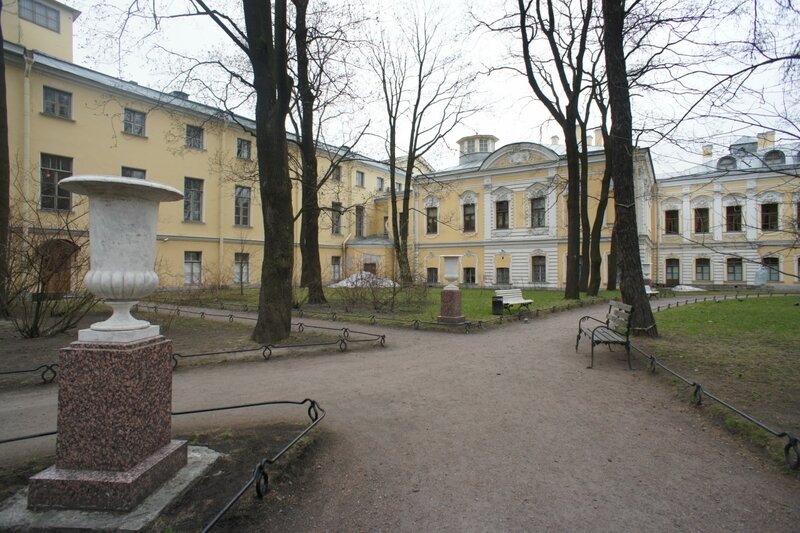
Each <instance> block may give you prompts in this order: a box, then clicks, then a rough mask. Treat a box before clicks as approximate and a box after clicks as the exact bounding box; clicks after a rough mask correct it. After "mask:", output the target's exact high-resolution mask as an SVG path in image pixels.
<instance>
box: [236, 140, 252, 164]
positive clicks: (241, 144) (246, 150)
mask: <svg viewBox="0 0 800 533" xmlns="http://www.w3.org/2000/svg"><path fill="white" fill-rule="evenodd" d="M236 159H242V160H243V161H250V160H252V159H253V142H252V141H251V140H249V139H242V138H241V137H237V138H236Z"/></svg>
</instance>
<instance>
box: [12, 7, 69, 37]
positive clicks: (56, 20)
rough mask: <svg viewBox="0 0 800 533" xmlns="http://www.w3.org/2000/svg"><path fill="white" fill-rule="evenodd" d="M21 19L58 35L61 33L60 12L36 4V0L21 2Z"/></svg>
mask: <svg viewBox="0 0 800 533" xmlns="http://www.w3.org/2000/svg"><path fill="white" fill-rule="evenodd" d="M19 18H21V19H24V20H27V21H30V22H33V23H34V24H36V25H37V26H41V27H43V28H47V29H48V30H53V31H54V32H56V33H60V32H61V18H60V17H59V12H58V10H57V9H53V8H52V7H50V6H46V5H44V4H43V3H41V2H36V0H19Z"/></svg>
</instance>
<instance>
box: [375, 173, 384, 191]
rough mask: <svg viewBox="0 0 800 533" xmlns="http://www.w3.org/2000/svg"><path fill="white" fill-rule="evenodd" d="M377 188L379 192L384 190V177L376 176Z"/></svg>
mask: <svg viewBox="0 0 800 533" xmlns="http://www.w3.org/2000/svg"><path fill="white" fill-rule="evenodd" d="M375 190H376V191H378V192H382V191H383V178H381V177H378V178H375Z"/></svg>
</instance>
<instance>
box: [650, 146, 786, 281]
mask: <svg viewBox="0 0 800 533" xmlns="http://www.w3.org/2000/svg"><path fill="white" fill-rule="evenodd" d="M704 157H705V161H704V162H703V164H702V165H699V166H697V167H695V168H693V169H690V170H689V171H687V172H685V173H682V174H681V175H678V176H674V177H670V178H665V179H661V180H659V181H658V188H657V192H656V202H655V205H656V209H655V210H654V212H653V216H654V227H655V231H654V240H655V249H654V263H655V264H656V265H657V269H656V272H655V277H654V281H656V282H659V283H663V284H665V285H669V286H672V285H679V284H682V285H693V286H698V287H709V286H732V285H733V286H740V287H744V286H748V285H769V286H774V287H777V288H796V287H798V285H800V284H798V280H800V242H799V241H800V239H799V238H798V237H799V236H800V231H798V227H800V226H798V221H800V177H798V168H799V166H800V144H798V143H784V144H776V143H775V133H774V132H764V133H762V134H760V135H758V136H757V137H755V138H751V137H743V138H740V139H738V140H737V141H736V142H734V143H732V144H731V145H730V146H729V147H728V149H727V150H725V152H724V153H722V154H716V155H715V154H714V153H713V149H712V147H711V145H707V146H706V147H705V148H704Z"/></svg>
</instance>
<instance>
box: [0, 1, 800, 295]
mask: <svg viewBox="0 0 800 533" xmlns="http://www.w3.org/2000/svg"><path fill="white" fill-rule="evenodd" d="M79 15H80V13H79V12H78V11H76V10H74V9H72V8H70V7H69V6H67V5H65V4H62V3H60V2H57V1H55V0H12V1H10V2H6V3H4V7H3V16H2V25H3V34H4V37H5V41H4V43H3V48H4V54H5V60H6V85H7V94H8V119H9V143H10V146H9V150H10V157H11V166H12V168H11V171H12V191H11V193H12V221H11V223H12V226H13V227H14V228H15V229H16V230H19V231H22V232H28V233H35V234H38V235H40V236H41V242H40V244H39V245H38V246H39V249H40V250H41V253H42V254H45V255H46V254H62V255H63V254H66V255H67V256H68V255H69V253H71V252H70V251H71V247H70V243H69V242H68V239H66V238H65V235H64V232H65V230H67V229H68V230H69V233H70V235H71V237H72V238H74V237H75V236H76V235H77V236H78V237H79V238H85V237H86V235H85V228H86V227H87V226H88V224H86V223H85V221H82V218H81V215H82V214H85V204H84V203H81V200H80V198H81V197H78V196H76V195H71V194H69V193H68V192H67V191H64V190H61V189H59V187H58V182H59V180H60V179H62V178H65V177H68V176H71V175H116V176H127V177H132V178H140V179H147V180H152V181H155V182H159V183H163V184H166V185H170V186H172V187H175V188H176V189H178V190H181V191H183V193H184V196H185V198H184V201H183V202H173V203H165V204H162V205H161V207H160V212H159V225H158V248H157V270H158V273H159V276H160V278H161V283H162V285H164V286H172V287H180V286H190V287H192V286H212V285H213V286H224V285H238V284H244V285H248V284H255V283H258V281H259V279H260V276H259V272H260V268H261V257H262V254H263V222H262V217H261V207H260V201H259V195H258V190H259V189H258V180H257V169H256V164H255V149H256V143H255V137H254V136H253V133H254V132H255V123H254V122H253V120H251V119H249V118H247V117H241V116H231V115H229V114H228V113H226V112H223V111H221V110H219V109H216V108H214V107H211V106H207V105H204V104H202V103H199V102H196V101H193V100H192V99H191V96H190V95H187V94H186V93H184V92H181V91H173V92H161V91H157V90H153V89H150V88H147V87H144V86H142V85H139V84H138V83H136V82H132V81H125V80H120V79H118V78H114V77H112V76H108V75H105V74H101V73H99V72H96V71H94V70H91V69H88V68H85V67H83V66H80V65H76V64H74V63H73V62H72V30H73V22H74V21H75V19H76V18H78V17H79ZM589 138H590V139H591V136H590V137H589ZM594 138H595V139H596V141H594V142H592V141H591V140H590V141H589V143H588V144H589V146H588V148H589V159H588V160H589V198H590V201H589V208H590V211H591V212H592V214H591V215H590V219H592V220H593V219H594V214H593V211H594V210H595V209H596V206H597V197H598V195H599V189H600V181H601V178H602V175H603V172H604V169H605V159H604V153H603V147H602V143H601V142H598V141H600V139H601V136H599V135H595V136H594ZM289 140H290V143H289V146H290V150H295V151H296V149H297V146H296V143H292V142H291V141H294V140H295V139H294V138H293V137H291V136H290V139H289ZM497 143H498V139H497V138H496V137H494V136H492V135H472V136H469V137H465V138H463V139H461V140H459V141H458V144H459V147H460V157H459V160H458V163H457V164H456V165H455V166H453V167H451V168H447V169H444V170H439V171H434V170H433V169H431V168H426V169H425V172H424V173H422V174H420V175H419V176H417V177H416V178H415V179H414V183H413V187H412V191H411V207H410V209H409V213H407V214H404V215H403V216H404V217H405V218H407V220H408V224H409V232H410V235H409V243H410V254H411V257H410V260H411V262H412V265H414V268H415V271H416V272H417V274H418V276H419V278H420V279H423V280H425V281H427V282H428V283H431V284H441V283H445V280H444V261H445V259H446V258H454V257H455V258H457V260H458V264H459V279H458V282H459V283H460V284H463V285H467V286H469V285H514V286H522V287H527V286H532V287H542V288H553V289H556V288H560V287H563V285H564V282H565V277H566V247H567V243H566V240H567V210H566V176H567V164H566V158H565V153H564V152H565V151H564V146H563V145H560V144H559V142H558V139H557V138H553V139H552V140H551V143H550V144H538V143H514V144H510V145H505V146H498V145H497ZM708 155H709V157H708V161H707V162H706V163H704V165H702V166H701V167H699V168H697V169H694V170H692V171H690V172H687V173H685V174H684V175H681V176H677V177H670V178H667V179H659V180H657V179H656V176H655V173H654V170H653V165H652V162H651V159H650V153H649V151H648V150H647V149H637V151H636V153H635V187H636V198H637V206H636V207H637V215H638V229H639V245H640V250H641V255H642V258H641V259H642V264H643V268H644V276H645V278H648V279H650V280H651V282H652V283H654V284H666V285H675V284H692V285H701V286H706V285H708V286H710V285H730V284H735V285H747V284H753V283H755V282H756V281H760V280H757V277H756V276H757V273H758V271H759V268H760V266H761V265H762V264H763V265H765V266H766V267H767V268H768V269H769V273H768V280H767V281H768V283H769V284H773V285H782V286H787V287H789V286H794V287H800V284H798V282H797V277H796V276H797V275H798V274H800V252H798V246H797V234H798V232H797V219H798V209H800V208H798V205H800V197H798V192H800V186H798V177H797V170H798V164H799V163H800V161H799V160H798V158H799V157H800V155H798V146H796V145H795V146H786V147H778V146H775V142H774V137H773V136H770V134H765V135H762V136H761V137H759V138H758V139H752V140H751V139H743V140H742V141H741V142H738V143H735V144H734V145H733V146H731V148H730V153H726V154H724V155H723V156H721V157H719V158H717V159H712V158H711V155H712V154H710V153H709V154H708ZM454 163H455V162H454ZM318 167H319V170H320V173H321V174H323V173H325V174H328V175H329V176H330V177H329V179H328V180H327V182H326V183H325V184H324V186H323V187H322V188H321V190H320V192H319V205H320V207H321V208H322V209H323V211H322V215H321V217H320V230H319V231H320V235H319V237H320V239H319V240H320V260H321V263H322V270H323V278H324V282H325V283H332V282H335V281H338V280H339V279H342V278H343V277H346V276H347V275H349V274H352V273H354V272H357V271H361V270H366V271H371V272H374V273H377V274H380V275H383V276H386V277H393V276H395V275H396V265H395V260H394V250H393V247H392V240H391V239H392V231H391V226H390V223H389V220H390V216H389V214H390V207H391V206H390V196H389V167H388V165H387V164H386V163H385V162H381V161H377V160H374V159H370V158H369V157H365V156H362V155H360V154H358V153H355V152H353V151H352V150H350V149H349V148H347V147H343V146H342V147H335V146H319V147H318ZM399 174H400V172H398V175H399ZM294 182H295V185H294V188H293V205H294V206H295V210H297V209H298V208H299V206H300V205H301V197H300V194H301V191H300V187H299V183H298V182H297V180H295V181H294ZM612 194H613V192H612ZM613 211H614V210H613V202H612V203H611V204H610V205H609V207H608V209H607V213H606V216H605V222H604V226H603V231H602V240H601V253H602V255H603V259H604V262H605V263H606V264H607V263H608V261H607V258H608V254H609V252H610V245H611V243H610V238H611V228H612V226H613V222H614V212H613ZM299 234H300V222H299V217H298V221H297V223H296V227H295V236H296V238H297V237H298V236H299ZM296 249H297V254H296V264H297V265H299V264H300V254H299V248H296ZM77 270H78V269H74V268H70V267H69V264H68V262H67V264H66V266H65V268H64V271H63V273H62V275H59V276H55V277H54V278H53V280H54V281H50V282H48V284H49V285H50V286H48V287H45V288H42V290H48V291H54V292H65V291H69V290H72V289H74V288H76V287H78V286H79V284H80V280H81V279H82V276H83V272H78V271H77ZM295 271H296V274H295V280H294V281H295V283H297V282H298V281H299V271H300V269H299V266H298V268H296V269H295ZM607 274H608V270H607V269H606V268H604V269H603V278H604V281H605V279H606V278H607Z"/></svg>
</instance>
